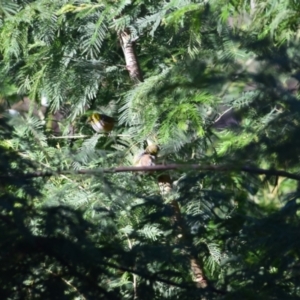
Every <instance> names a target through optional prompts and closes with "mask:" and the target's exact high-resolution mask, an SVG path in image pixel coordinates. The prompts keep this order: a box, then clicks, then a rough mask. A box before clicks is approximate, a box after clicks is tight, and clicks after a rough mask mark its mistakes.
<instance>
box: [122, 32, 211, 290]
mask: <svg viewBox="0 0 300 300" xmlns="http://www.w3.org/2000/svg"><path fill="white" fill-rule="evenodd" d="M119 41H120V44H121V47H122V50H123V53H124V57H125V61H126V68H127V70H128V72H129V76H130V78H131V79H132V80H133V81H134V82H135V83H139V82H142V81H143V74H142V71H141V68H140V66H139V62H138V58H137V55H136V52H135V43H134V41H131V39H130V33H128V32H126V31H122V32H120V33H119ZM158 185H159V187H160V190H161V194H162V195H166V194H169V193H170V192H171V191H172V180H171V178H170V176H169V175H168V174H164V175H160V176H159V177H158ZM170 205H171V207H172V209H173V216H172V222H173V223H175V224H176V225H177V230H178V235H179V236H181V239H182V240H184V241H185V243H186V244H187V246H188V248H189V245H191V244H192V240H190V239H189V238H188V236H189V235H188V232H187V230H186V225H185V222H184V220H183V218H182V217H181V212H180V208H179V205H178V202H177V201H175V200H173V201H171V203H170ZM188 256H189V259H190V268H191V271H192V273H193V276H194V278H195V281H196V286H197V287H198V288H206V287H207V281H206V279H205V275H204V271H203V268H202V266H201V264H200V262H199V261H198V258H197V257H196V256H195V255H193V254H191V253H188Z"/></svg>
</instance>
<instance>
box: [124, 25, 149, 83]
mask: <svg viewBox="0 0 300 300" xmlns="http://www.w3.org/2000/svg"><path fill="white" fill-rule="evenodd" d="M119 41H120V44H121V47H122V50H123V53H124V57H125V62H126V69H127V70H128V72H129V76H130V78H131V79H132V80H133V81H134V82H135V83H139V82H142V81H143V80H144V79H143V74H142V71H141V68H140V65H139V61H138V58H137V55H136V51H135V42H134V41H131V38H130V34H129V33H128V32H126V31H122V32H120V33H119Z"/></svg>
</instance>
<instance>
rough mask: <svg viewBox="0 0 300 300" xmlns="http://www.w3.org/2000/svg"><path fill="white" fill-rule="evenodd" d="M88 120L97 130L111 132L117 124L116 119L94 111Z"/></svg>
mask: <svg viewBox="0 0 300 300" xmlns="http://www.w3.org/2000/svg"><path fill="white" fill-rule="evenodd" d="M88 122H89V123H90V124H91V126H92V127H93V129H94V130H95V131H96V132H103V131H104V132H107V133H108V132H110V131H112V130H113V128H114V126H115V119H114V118H112V117H109V116H107V115H104V114H98V113H93V114H91V115H90V116H89V118H88Z"/></svg>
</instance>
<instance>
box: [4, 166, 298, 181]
mask: <svg viewBox="0 0 300 300" xmlns="http://www.w3.org/2000/svg"><path fill="white" fill-rule="evenodd" d="M167 170H180V171H183V170H184V171H188V170H198V171H211V172H246V173H250V174H259V175H269V176H280V177H285V178H289V179H294V180H300V175H298V174H294V173H289V172H286V171H282V170H276V169H261V168H255V167H250V166H242V167H236V166H232V165H206V166H205V165H199V164H186V165H184V164H168V165H156V166H149V167H144V166H143V167H132V166H122V167H115V168H107V169H91V170H88V169H82V170H58V171H46V172H43V171H37V172H32V173H9V174H6V175H5V174H0V178H16V177H21V178H35V177H50V176H56V175H60V174H65V175H66V174H73V175H97V174H103V173H126V172H141V171H142V172H153V171H167Z"/></svg>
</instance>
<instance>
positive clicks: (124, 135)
mask: <svg viewBox="0 0 300 300" xmlns="http://www.w3.org/2000/svg"><path fill="white" fill-rule="evenodd" d="M98 135H99V136H107V134H101V133H98ZM92 136H93V135H62V136H50V137H48V138H47V139H48V140H59V139H83V138H90V137H92ZM112 136H113V137H115V136H119V137H131V135H129V134H116V135H112Z"/></svg>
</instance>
